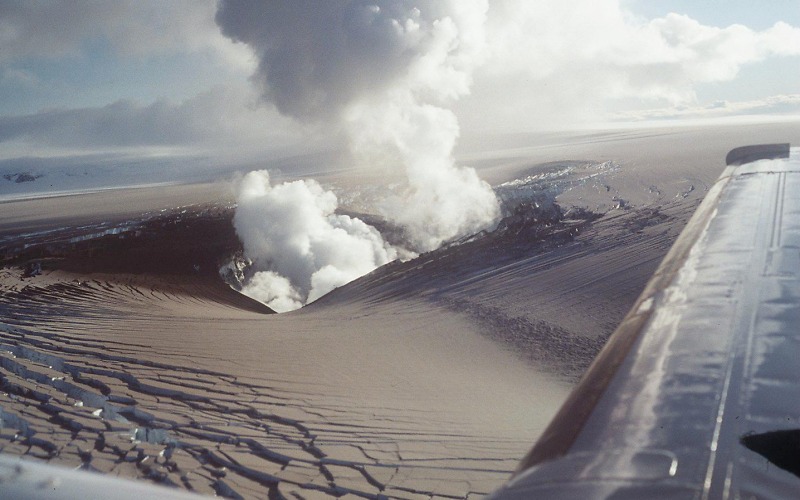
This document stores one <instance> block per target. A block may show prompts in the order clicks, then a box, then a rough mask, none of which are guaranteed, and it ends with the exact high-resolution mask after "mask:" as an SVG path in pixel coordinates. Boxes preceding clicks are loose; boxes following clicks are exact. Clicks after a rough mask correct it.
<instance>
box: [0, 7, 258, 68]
mask: <svg viewBox="0 0 800 500" xmlns="http://www.w3.org/2000/svg"><path fill="white" fill-rule="evenodd" d="M215 9H216V2H214V1H213V0H173V1H170V2H160V1H157V0H119V1H115V2H94V1H90V0H73V1H70V2H50V1H46V0H26V1H24V2H15V1H14V2H2V3H0V64H2V63H4V62H6V63H7V62H9V61H14V60H18V59H21V58H26V57H37V58H49V59H52V58H59V57H64V56H75V55H78V54H80V53H81V52H82V51H83V50H84V48H85V44H86V43H87V42H89V41H92V40H96V39H97V38H101V37H103V38H105V39H107V40H108V41H109V42H110V43H111V44H112V46H113V47H114V48H115V49H116V50H117V52H118V53H119V54H122V55H126V56H143V55H148V54H159V53H162V54H163V53H174V52H188V51H198V50H209V51H211V52H213V53H216V54H218V55H219V56H221V58H223V59H226V60H227V61H229V62H231V63H232V64H237V65H248V64H249V62H248V61H249V58H250V54H249V52H248V51H247V50H246V48H245V47H244V46H236V45H234V44H232V43H231V42H230V40H228V39H227V38H225V37H224V36H222V35H221V34H220V33H219V30H218V29H217V27H216V26H215V24H214V11H215Z"/></svg>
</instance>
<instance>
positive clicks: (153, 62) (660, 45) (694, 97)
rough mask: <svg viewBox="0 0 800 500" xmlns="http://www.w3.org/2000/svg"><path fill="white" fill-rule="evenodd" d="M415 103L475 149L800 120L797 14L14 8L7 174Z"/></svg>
mask: <svg viewBox="0 0 800 500" xmlns="http://www.w3.org/2000/svg"><path fill="white" fill-rule="evenodd" d="M401 94H402V95H404V96H406V97H403V98H408V99H413V100H414V102H415V103H419V104H424V105H426V106H433V107H436V108H437V109H438V108H441V109H446V110H452V111H453V112H454V113H455V115H454V116H455V118H456V119H457V122H454V123H456V125H454V126H458V127H460V130H461V134H462V136H468V135H469V134H477V133H485V132H514V131H531V130H550V129H564V128H581V127H586V126H588V125H596V124H598V123H606V122H619V121H621V120H622V121H631V122H637V121H641V120H651V119H669V118H683V119H685V118H703V117H729V116H735V115H782V116H786V115H800V3H798V2H797V0H770V1H767V2H753V1H751V0H705V1H702V2H698V1H692V0H663V1H652V0H540V1H536V2H531V1H527V0H488V1H487V0H468V1H467V0H463V1H462V0H428V1H423V0H386V1H382V2H371V1H367V0H352V1H348V0H342V1H327V0H325V1H321V0H320V1H308V0H286V1H282V2H245V1H243V2H222V3H220V4H219V5H218V4H217V2H216V1H212V0H206V1H203V0H186V1H178V0H174V1H166V2H165V1H162V0H152V1H150V0H130V1H124V0H121V1H113V2H110V1H109V2H100V1H98V2H93V1H80V0H74V1H69V2H51V1H35V0H19V1H14V0H8V1H4V2H2V3H0V161H4V160H5V161H7V160H12V159H16V158H22V157H74V156H76V155H86V154H111V153H114V154H122V153H124V154H126V155H134V156H135V155H138V154H141V155H151V156H152V155H195V154H203V155H212V156H215V157H218V158H220V159H222V158H226V160H225V161H233V160H230V158H234V157H236V156H237V155H241V154H243V152H247V153H248V154H251V155H255V157H258V155H265V156H267V155H269V154H271V153H270V152H274V151H284V150H287V148H288V149H290V150H296V149H297V148H298V147H301V146H299V145H302V144H303V143H304V142H305V141H308V140H315V141H323V142H324V141H325V140H330V139H331V137H337V134H341V133H343V132H342V130H345V131H347V130H349V131H350V132H345V133H344V136H346V137H349V138H350V139H351V140H354V138H355V139H359V138H360V137H361V135H359V134H353V133H352V127H353V126H354V125H353V124H354V123H357V124H364V123H367V122H368V120H369V119H372V120H373V122H372V123H379V122H380V117H375V116H373V117H369V116H367V115H366V114H365V110H367V109H375V107H376V103H383V102H386V101H391V102H401V100H402V98H401V97H398V96H400V95H401ZM382 106H383V105H382V104H381V105H378V106H377V108H378V109H384V108H383V107H382ZM386 109H387V110H388V109H389V108H386ZM353 116H357V118H353ZM375 120H377V122H376V121H375ZM293 148H294V149H293ZM220 161H222V160H220Z"/></svg>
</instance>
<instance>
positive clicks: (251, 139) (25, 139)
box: [0, 85, 296, 150]
mask: <svg viewBox="0 0 800 500" xmlns="http://www.w3.org/2000/svg"><path fill="white" fill-rule="evenodd" d="M255 103H256V101H255V98H254V97H253V96H252V95H251V94H250V92H249V89H248V88H247V87H246V86H238V87H237V86H235V85H230V86H228V87H215V88H213V89H211V90H209V91H206V92H203V93H201V94H199V95H197V96H195V97H192V98H189V99H186V100H184V101H182V102H179V103H172V102H169V101H165V100H159V101H156V102H153V103H150V104H146V105H143V104H139V103H137V102H134V101H130V100H119V101H116V102H113V103H111V104H108V105H105V106H99V107H87V108H74V109H51V110H43V111H40V112H37V113H33V114H28V115H20V116H2V117H0V143H4V142H12V141H13V142H18V143H19V142H22V143H30V144H33V145H34V146H35V147H36V148H38V149H44V148H46V147H67V148H73V149H89V150H91V149H104V150H108V149H109V148H111V149H113V148H120V147H140V146H193V147H194V148H195V150H197V149H203V148H206V147H210V146H212V145H213V146H214V147H216V148H222V149H225V148H230V147H241V146H242V145H247V146H249V147H253V146H254V145H262V146H263V145H264V144H265V143H269V142H273V143H279V142H280V141H281V139H284V140H285V139H286V138H287V137H289V136H290V134H291V133H293V127H292V126H291V124H290V123H286V122H287V120H285V119H282V118H281V117H280V116H279V115H278V114H277V113H274V112H271V111H270V110H269V109H267V108H265V107H263V106H256V105H255ZM294 129H296V127H294ZM270 137H271V138H272V140H271V141H270Z"/></svg>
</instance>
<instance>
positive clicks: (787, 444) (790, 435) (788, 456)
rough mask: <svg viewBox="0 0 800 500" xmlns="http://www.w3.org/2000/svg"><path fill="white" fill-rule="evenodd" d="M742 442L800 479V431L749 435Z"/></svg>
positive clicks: (743, 437) (791, 430)
mask: <svg viewBox="0 0 800 500" xmlns="http://www.w3.org/2000/svg"><path fill="white" fill-rule="evenodd" d="M741 442H742V444H743V445H745V446H746V447H747V448H748V449H749V450H751V451H754V452H756V453H758V454H759V455H761V456H762V457H764V458H766V459H767V460H769V461H770V463H772V464H773V465H775V466H777V467H780V468H781V469H783V470H785V471H789V472H791V473H792V474H794V475H795V476H797V477H800V429H790V430H785V431H772V432H764V433H762V434H748V435H746V436H742V438H741Z"/></svg>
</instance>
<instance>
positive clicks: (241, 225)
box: [233, 171, 397, 312]
mask: <svg viewBox="0 0 800 500" xmlns="http://www.w3.org/2000/svg"><path fill="white" fill-rule="evenodd" d="M337 205H338V201H337V199H336V195H334V194H333V193H332V192H331V191H327V190H325V189H323V188H322V186H320V185H319V184H318V183H317V182H315V181H313V180H300V181H293V182H286V183H283V184H279V185H277V186H272V185H271V183H270V178H269V174H268V173H267V172H266V171H255V172H250V173H249V174H247V175H246V176H245V177H244V178H243V179H242V181H241V183H240V186H239V196H238V206H237V208H236V214H235V216H234V220H233V223H234V226H235V228H236V233H237V234H238V236H239V238H240V239H241V241H242V244H243V245H244V251H245V255H246V256H247V257H248V258H249V259H250V260H251V261H253V266H254V269H255V270H256V271H257V272H256V274H255V275H254V276H253V278H252V279H250V280H249V281H248V282H247V284H246V285H245V287H244V289H243V290H242V291H243V292H244V293H245V294H247V295H249V296H251V297H253V298H256V299H258V300H261V301H263V302H265V303H266V304H267V305H268V306H270V307H272V308H273V309H275V310H276V311H278V312H285V311H289V310H292V309H297V308H298V307H300V306H302V305H303V304H306V303H309V302H313V301H314V300H316V299H318V298H319V297H321V296H322V295H325V294H326V293H328V292H330V291H331V290H333V289H334V288H336V287H339V286H341V285H344V284H345V283H348V282H350V281H352V280H354V279H356V278H358V277H359V276H363V275H364V274H366V273H368V272H370V271H372V270H373V269H375V268H376V267H378V266H381V265H383V264H386V263H387V262H389V261H392V260H394V259H395V258H397V252H396V250H395V249H394V248H392V247H391V245H389V244H387V243H386V242H384V241H383V238H382V237H381V235H380V233H378V231H377V230H376V229H375V228H373V227H372V226H369V225H367V224H365V223H364V222H362V221H361V220H359V219H356V218H351V217H348V216H346V215H339V214H336V213H335V211H336V208H337Z"/></svg>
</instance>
